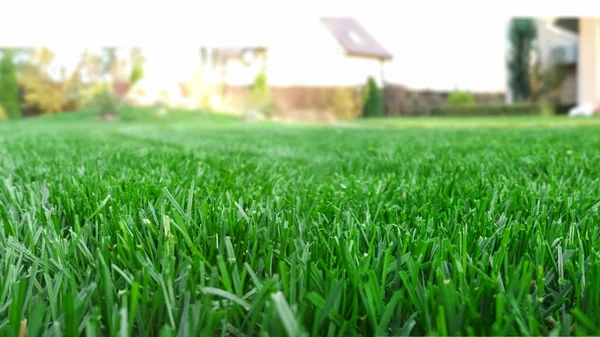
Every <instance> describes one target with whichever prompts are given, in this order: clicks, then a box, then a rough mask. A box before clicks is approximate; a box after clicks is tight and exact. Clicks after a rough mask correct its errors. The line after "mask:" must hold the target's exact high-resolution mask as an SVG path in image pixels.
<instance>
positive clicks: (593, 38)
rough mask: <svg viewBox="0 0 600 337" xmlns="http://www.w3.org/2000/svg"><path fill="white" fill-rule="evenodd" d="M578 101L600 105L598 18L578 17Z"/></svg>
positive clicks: (599, 31)
mask: <svg viewBox="0 0 600 337" xmlns="http://www.w3.org/2000/svg"><path fill="white" fill-rule="evenodd" d="M579 39H580V40H579V56H578V57H579V60H578V77H579V84H578V93H579V95H578V99H577V100H578V103H579V104H581V105H583V104H591V105H593V106H598V105H600V19H598V18H580V19H579Z"/></svg>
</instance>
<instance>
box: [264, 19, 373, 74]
mask: <svg viewBox="0 0 600 337" xmlns="http://www.w3.org/2000/svg"><path fill="white" fill-rule="evenodd" d="M295 20H296V21H293V22H290V23H289V26H288V27H286V29H287V30H286V31H285V32H282V34H280V38H279V39H277V40H276V41H275V43H274V44H273V45H272V46H271V48H269V50H268V54H267V77H268V81H269V84H270V85H272V86H357V85H362V84H364V83H365V82H366V80H367V77H368V76H373V77H374V78H375V79H376V81H378V82H379V83H380V84H381V76H380V74H381V68H380V63H379V61H378V60H375V59H370V58H358V57H349V56H346V55H345V54H344V50H343V49H342V47H341V46H340V44H339V43H338V42H337V40H336V39H335V38H334V37H333V35H332V34H331V33H330V32H329V30H327V28H326V27H325V25H324V24H323V23H322V22H321V21H320V20H318V19H314V18H309V19H295Z"/></svg>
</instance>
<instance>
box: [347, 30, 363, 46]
mask: <svg viewBox="0 0 600 337" xmlns="http://www.w3.org/2000/svg"><path fill="white" fill-rule="evenodd" d="M348 36H350V39H351V40H352V41H353V42H354V43H356V44H362V39H361V38H360V36H359V35H358V34H356V32H354V31H350V32H349V33H348Z"/></svg>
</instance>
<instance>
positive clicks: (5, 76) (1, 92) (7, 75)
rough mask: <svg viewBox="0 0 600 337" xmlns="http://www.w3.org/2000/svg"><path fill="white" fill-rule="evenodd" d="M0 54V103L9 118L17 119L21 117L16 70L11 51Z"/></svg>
mask: <svg viewBox="0 0 600 337" xmlns="http://www.w3.org/2000/svg"><path fill="white" fill-rule="evenodd" d="M2 54H3V56H2V58H1V59H0V104H2V106H4V110H5V113H6V116H7V117H8V118H9V119H17V118H20V117H21V102H20V100H19V84H18V82H17V72H16V70H15V65H14V63H13V61H12V55H11V53H9V52H8V51H4V52H3V53H2Z"/></svg>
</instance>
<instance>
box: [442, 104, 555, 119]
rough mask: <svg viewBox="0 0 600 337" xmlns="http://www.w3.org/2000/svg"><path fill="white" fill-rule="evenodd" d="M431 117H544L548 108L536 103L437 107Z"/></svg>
mask: <svg viewBox="0 0 600 337" xmlns="http://www.w3.org/2000/svg"><path fill="white" fill-rule="evenodd" d="M430 112H431V115H433V116H465V117H467V116H525V115H545V114H548V113H549V110H548V106H547V105H544V104H536V103H517V104H486V105H472V106H439V107H434V108H432V109H431V110H430Z"/></svg>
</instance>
